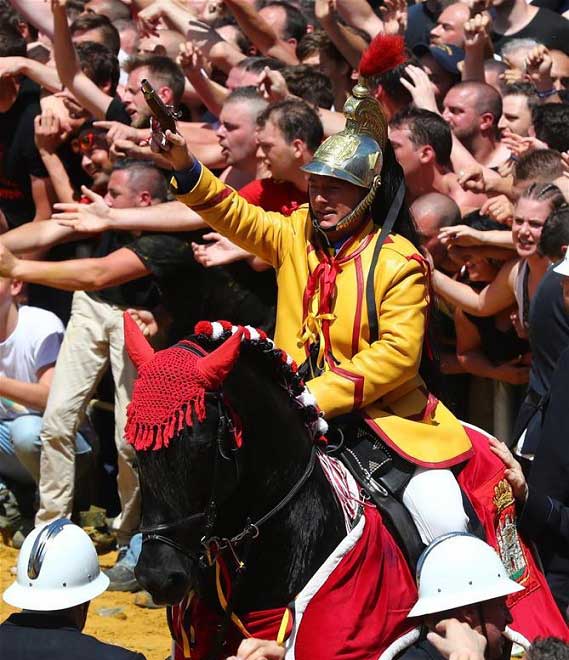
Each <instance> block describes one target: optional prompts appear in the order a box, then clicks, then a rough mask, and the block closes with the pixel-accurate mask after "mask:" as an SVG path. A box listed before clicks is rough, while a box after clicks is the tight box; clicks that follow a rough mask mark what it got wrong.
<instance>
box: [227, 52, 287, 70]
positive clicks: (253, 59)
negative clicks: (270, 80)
mask: <svg viewBox="0 0 569 660" xmlns="http://www.w3.org/2000/svg"><path fill="white" fill-rule="evenodd" d="M235 66H236V67H237V68H238V69H241V70H242V71H247V72H249V73H263V71H264V69H265V67H268V68H269V69H271V71H280V70H281V69H283V68H284V67H285V66H286V65H285V63H284V62H281V60H277V59H276V58H274V57H257V56H254V55H251V56H250V57H244V58H243V59H242V60H241V61H240V62H238V63H237V64H236V65H235Z"/></svg>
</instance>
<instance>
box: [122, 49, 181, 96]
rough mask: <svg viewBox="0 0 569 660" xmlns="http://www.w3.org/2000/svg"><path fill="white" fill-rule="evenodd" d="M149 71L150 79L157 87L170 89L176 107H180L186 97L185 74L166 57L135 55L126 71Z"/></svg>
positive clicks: (129, 60) (130, 59)
mask: <svg viewBox="0 0 569 660" xmlns="http://www.w3.org/2000/svg"><path fill="white" fill-rule="evenodd" d="M143 66H144V67H146V68H147V69H148V79H149V81H150V83H151V84H153V85H154V86H155V87H162V86H165V87H169V88H170V89H171V90H172V95H173V97H174V105H176V106H177V105H178V104H179V103H180V101H181V100H182V96H183V95H184V88H185V85H186V78H185V76H184V72H183V71H182V69H180V67H179V66H178V65H177V64H176V62H174V60H172V59H170V58H169V57H166V55H135V56H134V57H130V58H129V59H128V60H127V63H126V66H125V70H126V71H128V73H131V72H132V71H135V70H136V69H140V68H141V67H143Z"/></svg>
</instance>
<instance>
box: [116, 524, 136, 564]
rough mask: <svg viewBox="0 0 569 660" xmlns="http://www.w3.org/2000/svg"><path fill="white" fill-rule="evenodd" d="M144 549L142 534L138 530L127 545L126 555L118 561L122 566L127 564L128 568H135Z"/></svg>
mask: <svg viewBox="0 0 569 660" xmlns="http://www.w3.org/2000/svg"><path fill="white" fill-rule="evenodd" d="M141 550H142V534H141V533H140V532H138V533H137V534H135V535H134V536H132V537H131V539H130V541H129V544H128V546H127V551H126V553H125V555H124V557H122V558H121V560H120V561H119V562H118V563H119V564H120V565H121V566H127V567H128V568H131V569H134V567H135V566H136V564H137V562H138V558H139V557H140V552H141Z"/></svg>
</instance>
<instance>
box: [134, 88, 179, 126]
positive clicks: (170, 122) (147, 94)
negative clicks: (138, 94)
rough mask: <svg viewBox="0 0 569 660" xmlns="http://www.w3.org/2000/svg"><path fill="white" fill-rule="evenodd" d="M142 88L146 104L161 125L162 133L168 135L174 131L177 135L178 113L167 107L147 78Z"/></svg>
mask: <svg viewBox="0 0 569 660" xmlns="http://www.w3.org/2000/svg"><path fill="white" fill-rule="evenodd" d="M140 88H141V89H142V93H143V94H144V98H145V100H146V103H147V104H148V107H149V108H150V111H151V112H152V116H153V117H154V118H155V119H156V121H157V122H158V124H159V125H160V130H161V131H162V133H166V131H168V130H169V131H172V133H176V113H175V112H174V111H173V110H172V109H171V108H169V107H168V106H167V105H165V103H164V102H163V101H162V99H161V98H160V97H159V96H158V94H157V93H156V90H155V89H154V87H152V85H151V84H150V83H149V82H148V80H146V78H144V79H143V80H142V82H141V84H140Z"/></svg>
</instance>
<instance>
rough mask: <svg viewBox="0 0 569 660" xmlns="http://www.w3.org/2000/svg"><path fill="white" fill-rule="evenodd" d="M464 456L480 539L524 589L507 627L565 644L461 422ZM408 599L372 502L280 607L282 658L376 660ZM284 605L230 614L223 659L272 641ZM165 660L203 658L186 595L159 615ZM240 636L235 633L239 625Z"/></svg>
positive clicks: (482, 440)
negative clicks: (168, 655)
mask: <svg viewBox="0 0 569 660" xmlns="http://www.w3.org/2000/svg"><path fill="white" fill-rule="evenodd" d="M465 429H466V432H467V433H468V435H469V437H470V439H471V441H472V444H473V447H474V449H475V451H474V455H473V456H472V458H471V459H470V460H469V461H468V463H467V464H466V465H465V466H464V468H463V469H462V471H461V472H460V474H459V476H458V481H459V483H460V485H461V487H462V489H463V490H464V492H465V493H466V494H467V496H468V497H469V499H470V501H471V503H472V506H473V507H474V510H475V511H476V514H477V515H478V517H479V519H480V522H481V523H482V525H483V526H484V528H485V531H486V536H487V542H488V543H489V544H490V545H493V546H494V547H495V548H496V550H497V551H498V553H499V554H500V557H501V558H502V561H503V563H504V565H505V566H506V568H507V569H508V573H509V575H510V577H511V578H512V579H514V580H515V581H516V582H518V583H520V584H522V585H523V586H524V587H525V589H524V591H520V592H518V593H515V594H512V595H511V596H509V598H508V606H509V608H510V611H511V613H512V617H513V623H512V625H511V626H510V627H511V628H512V629H513V630H515V631H516V632H519V633H521V634H522V635H523V636H524V637H526V638H527V639H528V640H529V641H530V642H531V641H533V640H534V639H535V638H536V637H547V636H551V635H552V636H555V637H560V638H561V639H563V640H565V641H569V629H568V628H567V625H566V624H565V622H564V620H563V618H562V616H561V614H560V612H559V610H558V608H557V605H556V604H555V601H554V600H553V596H552V595H551V592H550V590H549V587H548V586H547V582H546V580H545V577H544V575H543V574H542V573H541V571H540V570H539V568H538V566H537V563H536V561H535V558H534V556H533V554H532V551H531V550H530V548H529V546H528V545H527V544H526V543H525V542H524V540H523V539H522V538H521V537H520V536H519V535H518V532H517V529H516V512H515V503H514V498H513V496H512V491H511V488H510V486H509V485H508V483H507V481H506V480H505V478H504V465H503V464H502V462H501V461H500V459H499V458H497V457H496V456H495V455H494V454H493V453H492V452H491V451H490V449H489V446H488V436H487V434H485V433H484V432H483V431H481V430H479V429H476V428H474V427H470V426H467V425H465ZM416 599H417V591H416V587H415V582H414V579H413V577H412V576H411V573H410V571H409V568H408V566H407V564H406V563H405V560H404V557H403V555H402V553H401V551H400V550H399V548H398V547H397V545H396V544H395V541H394V540H393V538H392V537H391V535H390V534H389V532H388V531H387V529H386V527H385V526H384V524H383V522H382V519H381V516H380V514H379V512H378V511H377V510H376V509H375V508H371V507H365V510H364V516H363V517H362V519H361V520H360V521H359V523H358V524H357V526H356V527H355V528H354V530H352V532H350V534H349V535H348V536H347V537H346V538H345V539H344V540H343V541H342V542H341V543H340V545H339V546H338V548H337V549H336V550H335V552H334V553H333V554H332V555H331V556H330V557H329V558H328V559H327V560H326V562H325V563H324V565H323V566H322V567H321V568H320V569H319V571H318V572H317V573H316V575H315V576H314V577H313V578H311V580H310V581H309V583H308V584H307V585H306V587H305V588H304V589H303V590H302V592H301V593H300V594H299V595H298V596H297V598H296V599H295V601H294V603H292V604H291V605H290V608H289V609H290V612H291V614H292V617H291V618H290V619H287V620H286V627H287V633H290V634H289V642H288V643H287V656H286V657H287V660H289V659H290V660H292V659H294V660H315V659H318V660H333V659H342V660H377V658H378V657H379V656H380V655H381V653H382V652H383V651H384V650H385V649H386V648H387V647H388V646H389V645H390V644H391V643H392V642H393V641H395V640H396V639H398V638H399V637H400V636H401V635H403V634H405V633H406V632H408V631H409V630H411V628H413V627H414V626H415V625H416V621H415V620H413V619H407V618H406V617H407V613H408V612H409V610H410V609H411V607H412V605H413V604H414V603H415V601H416ZM286 610H287V608H286V607H284V606H283V607H282V608H277V609H275V610H267V611H263V612H252V613H249V614H246V615H242V614H240V615H239V621H240V624H242V626H243V627H241V625H239V624H236V623H232V625H231V626H229V630H228V643H227V645H226V647H225V649H224V652H225V656H228V655H231V654H234V653H235V652H236V650H237V646H238V645H239V642H240V641H241V640H242V639H243V637H244V636H251V637H259V638H262V639H277V638H278V634H279V630H281V627H282V626H283V621H285V618H284V614H285V611H286ZM169 622H170V629H171V631H172V637H173V639H174V660H187V659H189V658H191V659H192V660H203V659H205V658H207V657H208V654H209V652H210V651H211V648H212V647H211V644H212V642H213V640H214V639H215V633H216V630H217V626H218V625H219V624H220V622H221V617H220V616H219V615H218V614H216V613H212V612H211V611H210V610H208V609H207V608H206V607H205V606H204V605H203V603H201V602H200V601H199V600H198V599H197V598H195V597H193V596H190V597H188V598H186V599H185V600H184V601H182V603H180V604H179V605H177V606H175V607H173V608H171V610H170V612H169ZM243 628H244V629H245V630H246V632H244V629H243Z"/></svg>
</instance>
